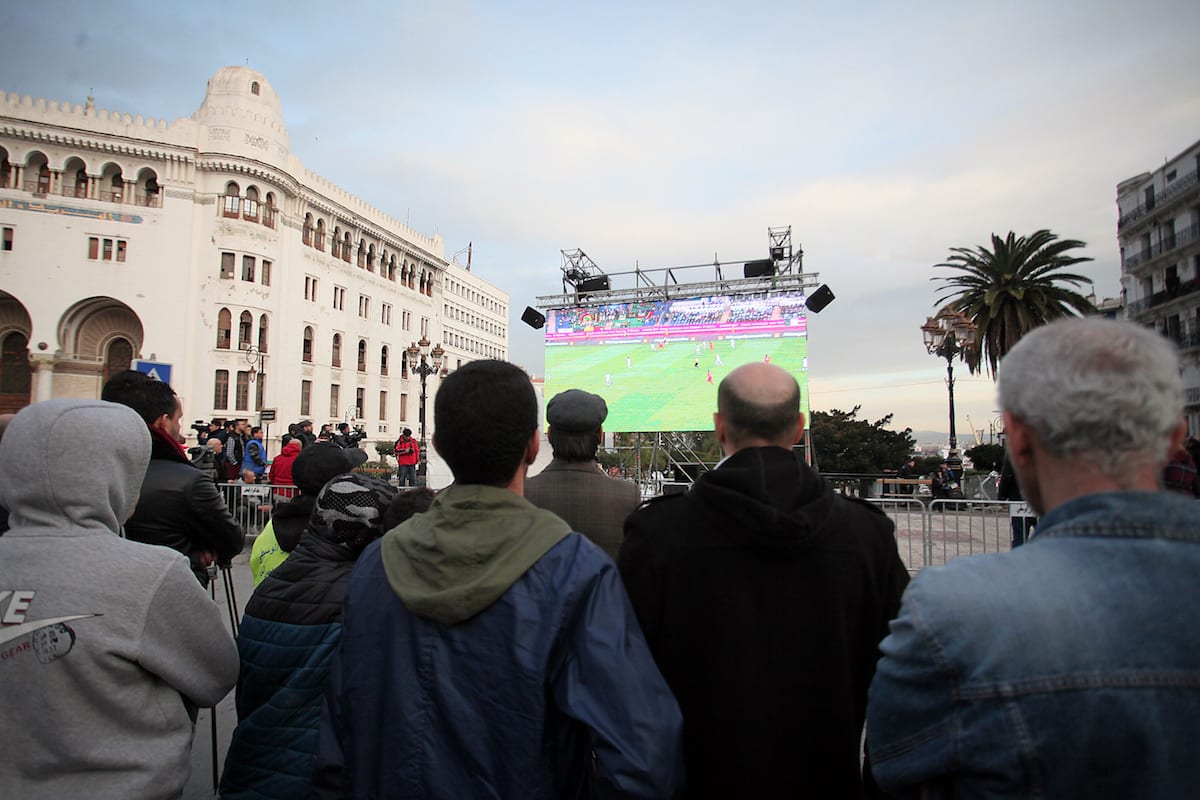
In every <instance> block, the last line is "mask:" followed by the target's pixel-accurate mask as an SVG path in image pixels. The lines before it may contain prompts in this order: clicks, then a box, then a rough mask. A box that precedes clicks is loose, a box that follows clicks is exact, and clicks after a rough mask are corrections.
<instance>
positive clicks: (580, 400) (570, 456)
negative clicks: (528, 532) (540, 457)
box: [525, 389, 641, 559]
mask: <svg viewBox="0 0 1200 800" xmlns="http://www.w3.org/2000/svg"><path fill="white" fill-rule="evenodd" d="M607 417H608V405H607V404H605V402H604V398H603V397H600V396H599V395H595V394H591V393H590V392H585V391H583V390H581V389H568V390H567V391H565V392H562V393H560V394H556V395H555V396H554V397H553V398H551V400H550V402H549V404H547V405H546V422H548V423H549V424H550V430H549V432H548V433H547V438H549V440H550V447H551V449H552V450H553V451H554V460H553V461H551V462H550V464H549V465H547V466H546V468H545V469H544V470H542V471H541V473H539V474H538V475H535V476H534V477H532V478H528V479H527V480H526V481H525V499H526V500H528V501H529V502H531V503H533V504H534V505H535V506H538V507H539V508H544V509H546V510H547V511H552V512H554V513H555V514H557V515H558V516H560V517H562V518H563V519H564V520H566V522H567V524H568V525H570V526H571V528H572V530H576V531H579V532H580V533H582V534H583V535H584V536H586V537H588V538H589V539H591V540H592V542H594V543H595V544H596V545H597V546H599V547H600V548H601V549H602V550H604V552H606V553H608V554H609V556H611V557H612V558H614V559H615V558H616V557H617V551H618V550H619V549H620V547H621V540H622V538H623V533H622V529H623V526H624V524H625V518H626V517H628V516H629V514H630V513H631V512H632V511H633V510H634V509H635V508H637V507H638V504H639V503H640V502H641V495H640V493H639V492H638V488H637V486H636V485H634V484H633V483H630V482H629V481H624V480H620V479H619V478H610V477H608V476H607V475H605V474H604V472H603V470H601V469H600V465H599V464H597V463H596V449H597V448H598V447H599V446H600V441H601V440H602V439H603V438H604V430H603V428H602V427H601V426H602V425H603V424H604V420H605V418H607Z"/></svg>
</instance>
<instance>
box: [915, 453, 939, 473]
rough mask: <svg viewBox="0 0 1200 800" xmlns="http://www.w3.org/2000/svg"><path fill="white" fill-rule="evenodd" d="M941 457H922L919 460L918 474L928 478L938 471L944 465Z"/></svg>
mask: <svg viewBox="0 0 1200 800" xmlns="http://www.w3.org/2000/svg"><path fill="white" fill-rule="evenodd" d="M942 460H943V459H942V457H941V456H921V457H920V458H918V459H917V465H916V466H917V474H918V475H920V476H921V477H922V478H928V477H930V476H932V475H933V473H934V472H936V471H937V468H938V467H939V466H941V464H942Z"/></svg>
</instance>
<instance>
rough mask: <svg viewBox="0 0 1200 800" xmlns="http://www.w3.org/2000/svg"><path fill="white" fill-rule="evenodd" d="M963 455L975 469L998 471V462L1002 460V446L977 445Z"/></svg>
mask: <svg viewBox="0 0 1200 800" xmlns="http://www.w3.org/2000/svg"><path fill="white" fill-rule="evenodd" d="M965 455H966V456H967V458H969V459H971V463H972V464H974V465H975V469H978V470H982V471H984V472H988V471H989V470H993V469H994V470H996V471H997V472H999V471H1000V462H1001V460H1003V458H1004V445H1002V444H977V445H975V446H974V447H970V448H968V449H967V450H966V453H965Z"/></svg>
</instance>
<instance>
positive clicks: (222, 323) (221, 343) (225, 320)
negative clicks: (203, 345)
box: [217, 308, 233, 350]
mask: <svg viewBox="0 0 1200 800" xmlns="http://www.w3.org/2000/svg"><path fill="white" fill-rule="evenodd" d="M232 328H233V315H231V314H230V313H229V309H228V308H222V309H221V310H220V311H218V312H217V349H218V350H228V349H229V336H230V330H231V329H232Z"/></svg>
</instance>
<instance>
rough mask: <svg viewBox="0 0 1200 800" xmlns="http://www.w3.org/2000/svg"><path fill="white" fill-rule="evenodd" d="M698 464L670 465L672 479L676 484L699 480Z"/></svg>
mask: <svg viewBox="0 0 1200 800" xmlns="http://www.w3.org/2000/svg"><path fill="white" fill-rule="evenodd" d="M700 466H701V465H700V464H672V465H671V472H672V477H674V478H675V482H676V483H692V482H693V481H696V480H698V479H699V478H700Z"/></svg>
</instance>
